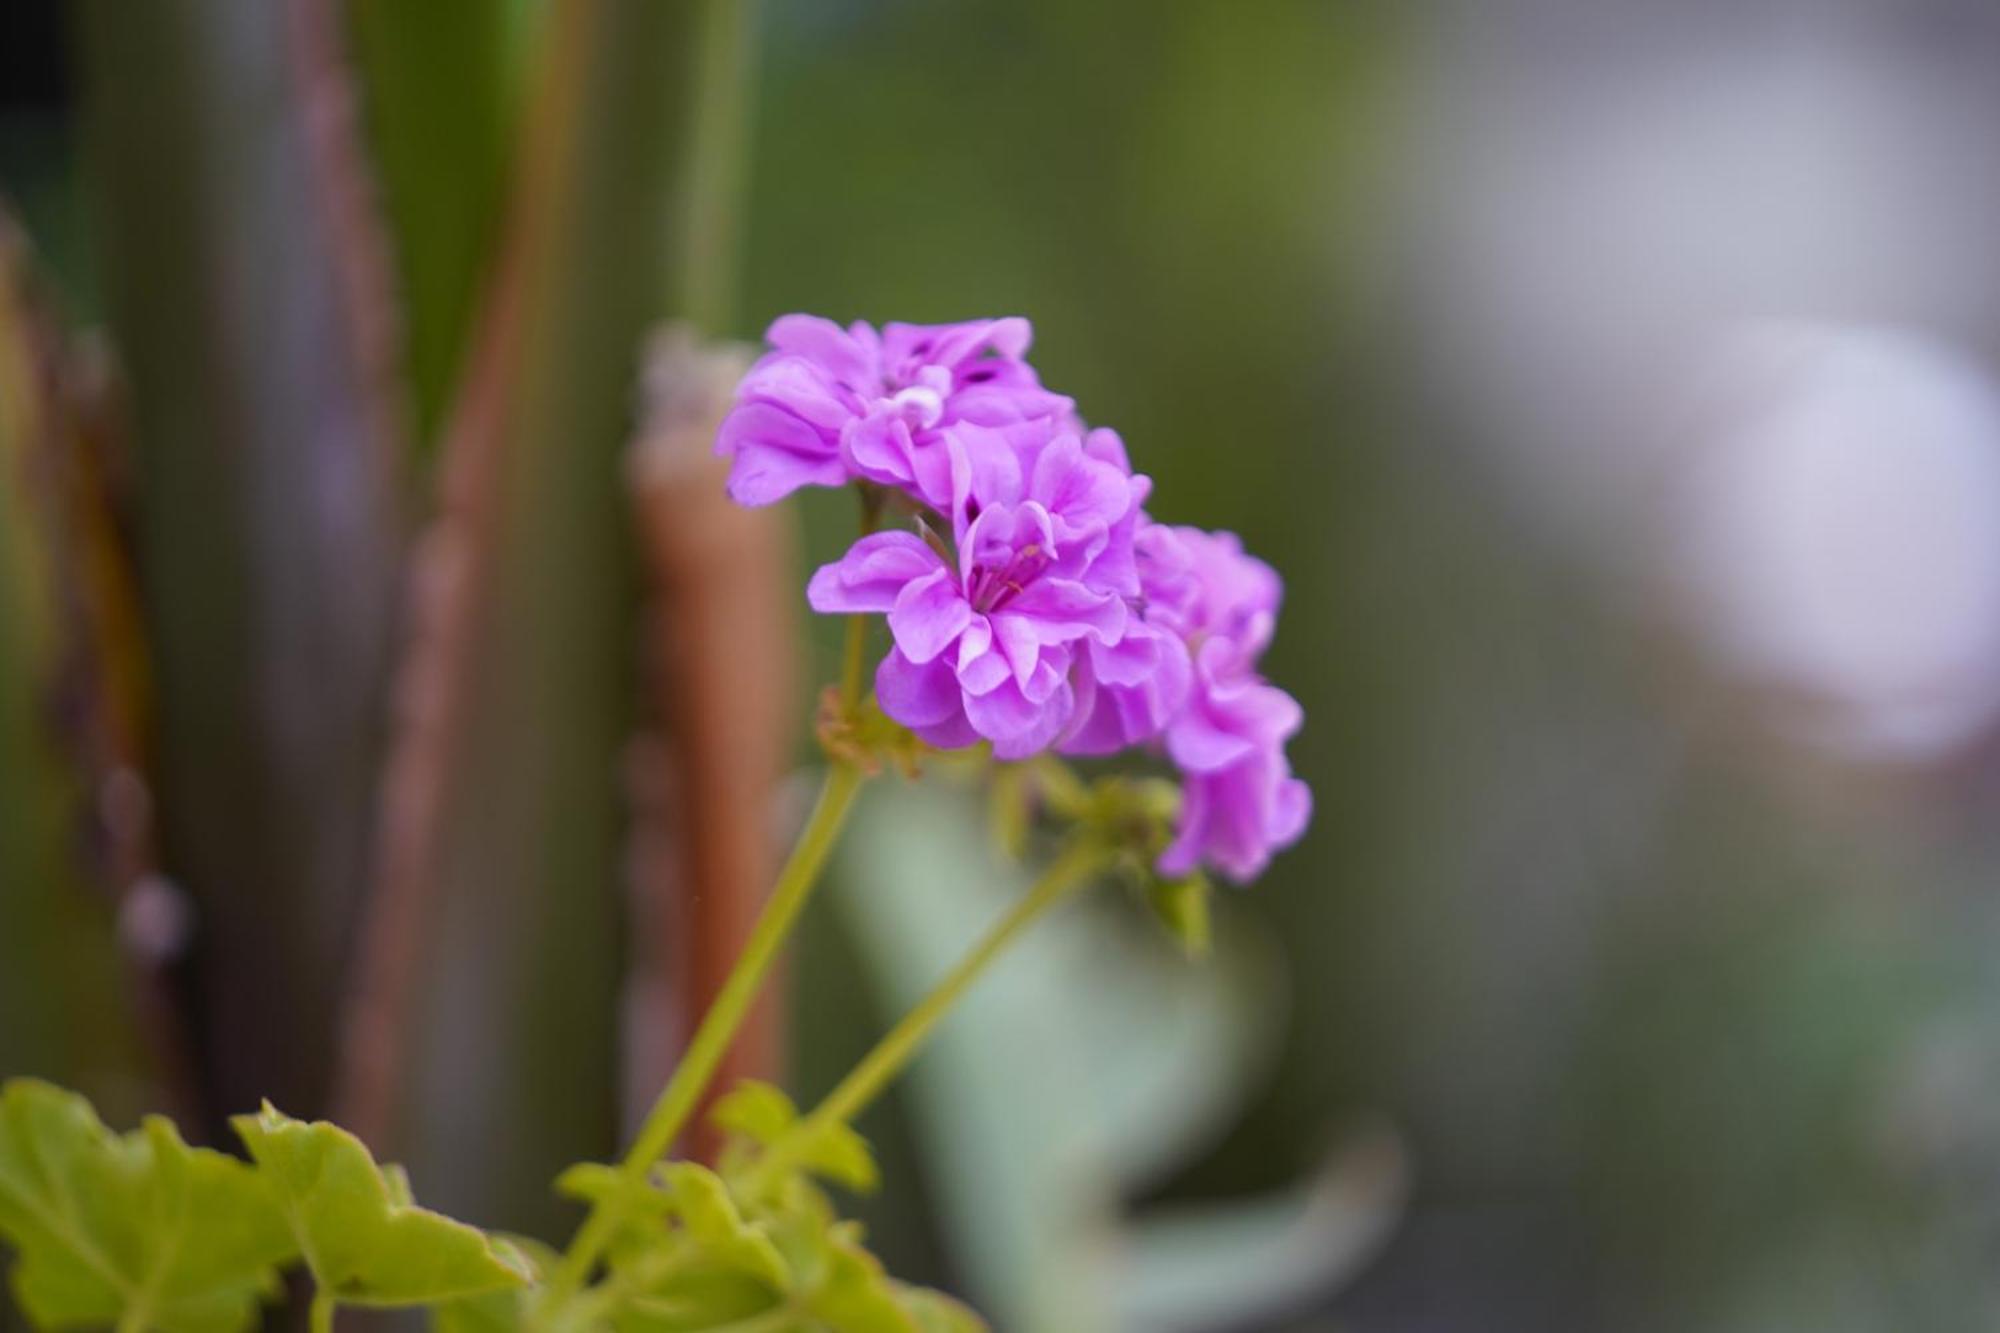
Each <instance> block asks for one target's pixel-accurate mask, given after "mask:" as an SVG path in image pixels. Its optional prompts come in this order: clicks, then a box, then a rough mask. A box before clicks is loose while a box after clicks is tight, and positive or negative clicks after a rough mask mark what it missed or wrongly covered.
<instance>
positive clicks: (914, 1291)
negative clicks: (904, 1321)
mask: <svg viewBox="0 0 2000 1333" xmlns="http://www.w3.org/2000/svg"><path fill="white" fill-rule="evenodd" d="M896 1299H897V1300H898V1301H900V1302H902V1305H903V1309H904V1310H905V1311H906V1312H907V1313H908V1314H909V1316H910V1318H912V1319H914V1320H916V1323H917V1328H918V1329H919V1330H920V1331H921V1333H985V1331H986V1321H985V1320H984V1319H981V1318H980V1317H979V1316H978V1315H976V1314H974V1313H973V1312H972V1311H971V1310H970V1309H968V1308H967V1307H966V1306H965V1305H963V1304H961V1303H960V1302H958V1301H955V1300H953V1299H952V1298H951V1297H949V1296H947V1295H945V1294H944V1293H943V1292H941V1291H932V1290H931V1289H930V1288H928V1287H905V1286H898V1288H897V1290H896Z"/></svg>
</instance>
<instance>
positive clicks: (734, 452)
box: [715, 403, 848, 507]
mask: <svg viewBox="0 0 2000 1333" xmlns="http://www.w3.org/2000/svg"><path fill="white" fill-rule="evenodd" d="M715 452H716V453H718V454H721V455H722V456H723V457H725V458H729V459H731V460H732V466H731V467H730V469H729V482H728V490H729V496H730V498H731V499H733V500H735V501H736V503H738V504H741V505H750V506H753V507H754V506H757V505H767V504H772V503H775V502H776V501H778V500H782V499H784V498H785V497H786V496H787V495H790V494H791V493H792V492H793V491H795V490H798V489H799V488H800V487H801V486H844V485H846V484H847V480H848V477H847V467H846V465H845V464H844V463H842V462H841V461H840V456H839V454H838V453H837V452H835V451H834V450H832V449H831V448H830V447H829V446H828V445H827V442H826V440H825V439H824V437H822V436H821V435H820V433H819V432H818V431H817V430H814V429H813V427H812V426H811V425H810V424H808V423H807V422H804V421H802V420H800V419H799V418H798V417H795V416H793V415H792V414H791V413H790V412H787V411H785V410H784V409H783V408H779V407H773V406H772V405H771V404H769V403H740V404H738V405H737V406H736V407H735V408H733V409H731V411H730V413H729V415H728V416H727V417H725V418H723V421H722V428H721V429H720V430H719V431H718V432H717V433H716V437H715Z"/></svg>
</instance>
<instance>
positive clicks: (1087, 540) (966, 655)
mask: <svg viewBox="0 0 2000 1333" xmlns="http://www.w3.org/2000/svg"><path fill="white" fill-rule="evenodd" d="M948 448H949V450H950V452H951V455H952V460H951V467H950V472H951V475H952V477H953V486H952V491H953V496H952V499H951V500H950V502H949V503H948V505H947V509H948V512H949V513H950V514H951V517H952V525H953V529H954V536H955V537H956V539H957V541H956V544H957V550H956V553H955V557H954V558H952V559H947V558H946V555H945V554H944V552H943V551H942V550H941V549H940V546H941V543H940V545H938V546H934V545H933V544H932V543H931V542H927V541H925V540H924V539H923V538H921V537H919V536H917V535H916V534H914V533H910V532H900V531H898V532H882V533H876V534H874V535H872V536H868V537H864V538H862V539H861V540H860V541H859V542H857V543H855V545H854V547H853V548H852V549H851V550H849V551H848V553H847V555H846V556H844V557H843V558H842V559H840V560H839V561H836V562H835V563H833V564H830V565H827V566H825V567H823V568H821V569H820V570H819V572H818V573H816V574H815V575H813V579H812V583H811V585H810V587H809V588H808V589H807V598H808V600H809V601H810V602H811V603H812V606H813V609H814V610H817V611H824V612H836V613H838V612H849V613H851V612H871V611H880V612H886V613H887V615H888V618H889V632H890V634H891V636H892V637H893V638H894V640H895V647H894V648H893V649H892V650H891V651H890V653H889V655H888V656H887V657H886V658H884V659H883V661H882V664H881V666H880V668H879V669H878V670H877V672H876V677H875V690H876V697H877V699H878V700H879V701H880V703H881V705H882V709H883V711H884V712H885V713H887V714H888V715H889V716H890V717H892V718H894V719H896V720H897V721H898V722H900V723H902V724H903V725H904V726H906V727H909V728H910V729H911V730H912V731H914V732H916V733H917V734H918V735H919V736H921V737H923V738H924V739H925V740H926V741H928V742H929V743H931V744H933V745H937V746H941V747H945V748H952V747H957V746H964V745H970V744H972V743H974V742H976V741H978V740H980V739H981V738H984V739H986V740H990V741H992V742H993V751H994V754H995V755H997V756H999V757H1000V758H1003V759H1019V758H1023V757H1025V756H1027V755H1030V754H1034V753H1036V752H1037V751H1040V750H1043V749H1046V748H1047V747H1048V746H1049V745H1050V744H1052V743H1053V742H1055V741H1056V740H1057V739H1058V738H1059V737H1060V736H1061V735H1062V734H1063V732H1064V730H1065V729H1066V728H1067V727H1068V726H1069V725H1070V723H1071V721H1072V718H1073V717H1074V715H1075V711H1076V697H1075V691H1074V688H1073V686H1072V685H1071V675H1072V668H1073V666H1074V665H1075V663H1076V660H1077V655H1078V653H1079V652H1087V651H1089V650H1090V646H1091V645H1112V644H1116V643H1118V642H1119V641H1120V640H1121V639H1122V638H1123V637H1124V635H1125V632H1126V628H1127V625H1128V622H1129V617H1128V613H1127V608H1126V604H1127V600H1128V599H1129V598H1131V597H1134V596H1136V595H1137V592H1138V579H1137V572H1136V569H1135V566H1134V561H1133V554H1132V538H1133V533H1134V530H1135V528H1136V526H1137V523H1138V514H1139V506H1140V504H1141V503H1142V502H1143V500H1144V498H1145V495H1146V490H1147V488H1148V486H1149V483H1148V482H1147V481H1146V480H1145V479H1144V478H1142V477H1141V478H1135V477H1131V476H1129V475H1127V474H1126V473H1124V472H1123V471H1122V470H1121V469H1119V468H1118V467H1117V466H1116V465H1115V464H1113V463H1110V462H1107V461H1105V460H1104V459H1103V458H1101V457H1094V456H1092V454H1090V453H1087V452H1086V451H1085V447H1084V442H1083V441H1082V440H1079V439H1078V438H1077V436H1076V435H1075V434H1074V433H1072V432H1069V431H1067V430H1064V429H1062V428H1061V427H1060V426H1059V425H1058V423H1056V422H1054V421H1051V420H1046V419H1045V420H1043V421H1042V422H1040V423H1039V424H1038V425H1035V426H1032V427H1029V426H1023V427H1021V428H1019V429H1015V430H1012V431H999V430H991V429H985V428H979V427H968V428H960V429H957V430H954V431H952V432H950V433H949V435H948Z"/></svg>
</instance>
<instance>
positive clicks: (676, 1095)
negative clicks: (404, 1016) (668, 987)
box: [547, 763, 862, 1309]
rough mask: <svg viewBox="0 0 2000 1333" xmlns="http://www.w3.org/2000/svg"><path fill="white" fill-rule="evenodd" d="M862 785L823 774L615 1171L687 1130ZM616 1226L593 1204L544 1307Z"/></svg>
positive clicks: (586, 1270)
mask: <svg viewBox="0 0 2000 1333" xmlns="http://www.w3.org/2000/svg"><path fill="white" fill-rule="evenodd" d="M861 782H862V774H861V772H860V770H858V769H856V768H855V767H854V766H853V765H852V764H845V763H836V764H834V765H833V767H832V768H831V769H830V770H829V771H828V773H827V776H826V785H825V786H824V787H822V788H821V789H820V794H819V802H818V804H816V805H815V806H814V807H813V812H812V817H811V818H810V819H809V820H807V821H806V826H805V829H804V831H803V832H801V833H800V834H799V840H798V844H797V845H796V846H794V847H793V848H792V855H791V859H790V860H788V861H786V862H785V868H784V870H783V871H782V872H781V873H780V874H779V876H778V882H777V885H776V887H774V888H773V889H772V890H771V897H770V901H769V902H767V903H765V905H764V910H763V912H762V913H761V914H760V915H759V916H758V918H757V924H756V926H755V927H754V928H753V929H752V930H751V932H750V938H749V940H748V941H746V942H745V943H744V946H743V953H742V956H741V957H739V958H738V959H737V960H736V966H735V968H734V969H733V970H732V971H731V972H730V974H729V976H728V979H727V980H725V981H724V982H723V984H722V989H721V991H720V992H718V993H717V995H716V997H715V1003H714V1004H713V1005H711V1006H710V1007H709V1010H708V1013H707V1014H706V1015H704V1016H703V1018H702V1020H701V1026H700V1027H698V1028H697V1029H695V1034H694V1038H693V1040H692V1041H690V1042H689V1043H688V1048H687V1052H686V1053H685V1054H684V1055H683V1056H682V1057H681V1060H680V1063H679V1064H677V1065H676V1066H675V1067H674V1072H673V1076H672V1077H671V1078H669V1079H668V1080H667V1086H666V1087H665V1088H663V1089H661V1091H660V1096H659V1100H657V1101H656V1102H654V1103H653V1109H652V1110H651V1111H650V1112H648V1113H647V1115H646V1120H645V1123H644V1124H643V1125H641V1126H640V1128H639V1136H638V1137H637V1138H636V1139H635V1140H633V1143H632V1148H631V1151H630V1152H628V1153H626V1155H625V1161H624V1163H623V1165H622V1166H621V1168H620V1169H621V1170H622V1171H623V1172H624V1174H625V1175H626V1177H627V1178H628V1179H631V1180H638V1179H640V1178H642V1177H643V1176H644V1175H645V1174H646V1172H647V1170H648V1169H649V1168H651V1166H652V1165H653V1163H654V1162H656V1161H658V1160H659V1159H660V1158H661V1157H662V1156H663V1155H665V1153H666V1152H667V1150H668V1149H669V1148H671V1147H672V1146H673V1143H674V1140H675V1139H676V1138H678V1137H679V1136H680V1132H681V1130H682V1129H684V1128H686V1126H687V1120H688V1117H689V1116H690V1115H691V1114H693V1112H694V1108H695V1105H696V1103H697V1102H698V1101H699V1100H700V1099H701V1094H702V1092H703V1090H704V1089H705V1088H707V1086H708V1083H709V1080H710V1079H712V1078H713V1077H714V1076H715V1070H716V1066H717V1065H719V1064H721V1062H722V1057H723V1056H724V1055H725V1054H726V1053H727V1052H728V1050H729V1043H730V1041H731V1039H732V1038H734V1037H735V1035H736V1030H737V1029H738V1028H739V1027H741V1026H742V1024H743V1019H744V1016H745V1015H746V1014H747V1013H748V1012H749V1009H750V1005H751V1002H752V1001H753V1000H754V999H755V998H756V995H757V991H758V988H759V987H760V986H761V985H762V984H763V981H764V977H765V974H766V973H768V972H769V971H770V969H771V964H772V962H773V961H775V960H776V958H777V956H778V951H779V949H780V948H781V947H782V946H783V944H784V942H785V938H786V936H787V935H789V934H790V933H791V929H792V926H793V925H794V924H795V923H796V922H797V920H798V916H799V911H800V909H802V908H803V907H804V906H805V904H806V900H807V899H808V898H809V897H810V896H811V895H812V889H813V885H814V884H815V883H816V882H817V881H818V879H819V872H820V869H821V867H823V866H824V865H825V864H826V858H827V855H828V853H830V852H831V851H832V850H833V844H834V841H835V840H836V839H837V838H838V837H839V836H840V829H841V825H842V824H843V823H844V822H845V821H846V819H847V812H848V810H849V809H850V808H851V807H852V806H853V804H854V796H855V793H856V792H857V791H859V790H860V787H861ZM617 1224H618V1222H617V1216H616V1212H615V1210H613V1209H610V1208H607V1207H605V1206H603V1205H599V1206H598V1207H597V1208H596V1209H594V1210H593V1211H592V1213H591V1215H590V1217H589V1218H588V1219H587V1220H586V1221H585V1222H584V1224H583V1228H582V1230H580V1231H578V1232H577V1235H576V1239H575V1240H574V1241H573V1242H572V1243H571V1245H570V1248H569V1252H568V1253H567V1254H566V1255H564V1256H563V1259H562V1262H561V1264H559V1265H558V1266H557V1268H556V1270H555V1272H554V1273H553V1274H552V1275H551V1277H550V1281H549V1292H548V1306H547V1308H550V1309H553V1308H555V1307H556V1306H559V1305H561V1304H562V1303H563V1302H564V1301H566V1300H567V1299H568V1297H569V1296H571V1295H573V1294H574V1293H575V1292H576V1291H577V1289H578V1288H580V1287H581V1286H582V1285H583V1283H584V1281H585V1280H586V1279H587V1278H588V1277H589V1276H590V1272H591V1270H592V1268H594V1267H595V1266H596V1264H597V1261H598V1259H599V1258H601V1257H602V1256H603V1253H604V1248H605V1246H606V1245H607V1244H608V1243H609V1242H610V1240H611V1237H612V1233H613V1232H614V1231H615V1230H616V1229H617Z"/></svg>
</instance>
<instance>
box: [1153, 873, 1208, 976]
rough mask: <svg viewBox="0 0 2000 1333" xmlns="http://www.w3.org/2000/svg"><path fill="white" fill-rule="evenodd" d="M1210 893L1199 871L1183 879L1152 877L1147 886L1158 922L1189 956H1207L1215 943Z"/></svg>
mask: <svg viewBox="0 0 2000 1333" xmlns="http://www.w3.org/2000/svg"><path fill="white" fill-rule="evenodd" d="M1212 892H1213V888H1212V886H1211V885H1210V884H1209V882H1208V877H1207V876H1205V875H1199V874H1196V875H1190V876H1189V877H1188V878H1186V879H1171V880H1154V881H1153V882H1152V884H1151V885H1149V886H1148V890H1147V895H1148V897H1149V898H1150V899H1151V900H1152V904H1153V911H1154V912H1155V913H1157V914H1158V916H1159V918H1160V924H1161V925H1163V926H1165V927H1166V928H1167V932H1168V933H1169V934H1170V935H1172V936H1173V937H1174V938H1175V939H1176V940H1178V941H1179V942H1180V946H1181V948H1182V949H1183V950H1185V951H1186V952H1187V955H1188V957H1190V958H1206V957H1207V956H1208V951H1209V948H1210V946H1211V945H1212V944H1213V943H1214V933H1213V930H1212V929H1211V926H1210V923H1209V912H1208V905H1209V897H1210V894H1211V893H1212Z"/></svg>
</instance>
